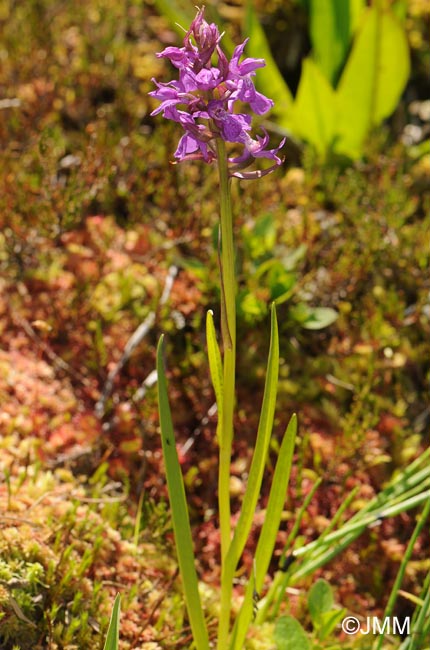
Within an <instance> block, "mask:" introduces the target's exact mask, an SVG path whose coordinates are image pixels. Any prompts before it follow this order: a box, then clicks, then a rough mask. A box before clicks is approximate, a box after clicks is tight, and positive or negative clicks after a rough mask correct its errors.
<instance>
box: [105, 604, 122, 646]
mask: <svg viewBox="0 0 430 650" xmlns="http://www.w3.org/2000/svg"><path fill="white" fill-rule="evenodd" d="M120 609H121V597H120V595H119V594H117V595H116V598H115V602H114V604H113V608H112V614H111V617H110V623H109V627H108V631H107V636H106V641H105V645H104V650H118V645H119V616H120Z"/></svg>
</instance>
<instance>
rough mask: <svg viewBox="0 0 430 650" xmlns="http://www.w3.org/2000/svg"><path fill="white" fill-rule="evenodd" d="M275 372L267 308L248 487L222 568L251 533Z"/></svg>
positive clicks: (275, 347)
mask: <svg viewBox="0 0 430 650" xmlns="http://www.w3.org/2000/svg"><path fill="white" fill-rule="evenodd" d="M278 369H279V338H278V323H277V320H276V310H275V306H274V305H272V308H271V335H270V348H269V357H268V361H267V371H266V382H265V386H264V395H263V404H262V407H261V413H260V421H259V424H258V431H257V439H256V443H255V449H254V453H253V456H252V462H251V468H250V470H249V477H248V483H247V486H246V491H245V495H244V498H243V502H242V507H241V510H240V515H239V521H238V522H237V526H236V529H235V531H234V535H233V540H232V542H231V544H230V548H229V550H228V553H227V557H226V564H229V565H230V566H234V569H235V568H236V566H237V562H238V561H239V558H240V556H241V554H242V551H243V548H244V546H245V543H246V540H247V538H248V535H249V531H250V530H251V526H252V522H253V519H254V514H255V508H256V505H257V501H258V497H259V495H260V489H261V482H262V480H263V472H264V466H265V463H266V458H267V452H268V449H269V443H270V436H271V433H272V427H273V419H274V416H275V405H276V392H277V387H278Z"/></svg>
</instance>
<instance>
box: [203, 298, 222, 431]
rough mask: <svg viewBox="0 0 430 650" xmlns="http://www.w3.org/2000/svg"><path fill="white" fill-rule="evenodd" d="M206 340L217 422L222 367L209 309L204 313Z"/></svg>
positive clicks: (219, 414) (220, 401)
mask: <svg viewBox="0 0 430 650" xmlns="http://www.w3.org/2000/svg"><path fill="white" fill-rule="evenodd" d="M206 341H207V346H208V358H209V369H210V373H211V379H212V386H213V388H214V391H215V397H216V403H217V409H218V422H221V421H222V412H223V405H224V380H223V368H222V360H221V352H220V349H219V346H218V343H217V339H216V332H215V326H214V319H213V312H212V311H211V310H209V311H208V313H207V315H206Z"/></svg>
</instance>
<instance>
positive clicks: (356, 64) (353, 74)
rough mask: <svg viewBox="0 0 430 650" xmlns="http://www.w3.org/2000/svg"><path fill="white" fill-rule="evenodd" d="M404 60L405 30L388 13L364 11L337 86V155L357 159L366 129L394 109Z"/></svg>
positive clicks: (406, 60)
mask: <svg viewBox="0 0 430 650" xmlns="http://www.w3.org/2000/svg"><path fill="white" fill-rule="evenodd" d="M409 59H410V57H409V47H408V42H407V37H406V33H405V30H404V28H403V27H402V24H401V22H400V21H399V20H398V18H397V17H396V16H395V15H394V14H393V12H392V11H390V10H389V9H385V10H382V9H380V8H378V7H377V6H374V7H372V8H369V9H367V10H366V11H364V12H363V20H362V22H361V27H360V29H359V30H358V32H357V35H356V38H355V39H354V44H353V48H352V51H351V54H350V56H349V58H348V62H347V64H346V67H345V69H344V71H343V74H342V77H341V79H340V81H339V86H338V90H337V103H338V111H339V113H338V118H339V122H338V125H337V130H338V134H339V137H338V140H337V142H336V147H335V149H336V151H337V152H338V153H341V154H346V155H348V156H351V157H354V158H356V157H359V156H360V154H361V149H362V145H363V141H364V139H365V137H366V135H367V133H368V132H369V130H370V128H371V127H373V126H375V125H378V124H379V123H380V122H381V121H382V120H383V119H385V118H386V117H388V116H389V115H390V114H391V113H392V112H393V111H394V109H395V108H396V106H397V104H398V101H399V99H400V96H401V94H402V92H403V90H404V88H405V85H406V82H407V80H408V77H409V72H410V60H409Z"/></svg>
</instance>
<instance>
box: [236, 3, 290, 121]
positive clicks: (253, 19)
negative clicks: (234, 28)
mask: <svg viewBox="0 0 430 650" xmlns="http://www.w3.org/2000/svg"><path fill="white" fill-rule="evenodd" d="M244 32H245V36H248V37H249V42H248V43H247V46H246V53H247V56H251V57H256V58H257V59H264V60H265V62H266V65H265V67H264V68H263V69H262V70H261V73H260V71H259V70H257V76H256V79H257V86H258V89H259V90H260V91H261V92H262V93H264V94H266V95H267V96H268V97H270V99H273V101H274V102H275V105H274V107H273V114H274V115H276V117H277V122H278V124H279V125H280V126H281V127H283V128H286V129H288V128H289V124H290V118H289V113H290V110H291V108H292V104H293V96H292V94H291V91H290V89H289V88H288V86H287V84H286V83H285V81H284V78H283V76H282V74H281V73H280V71H279V68H278V66H277V64H276V62H275V60H274V58H273V55H272V52H271V50H270V46H269V43H268V40H267V38H266V35H265V33H264V30H263V28H262V26H261V24H260V21H259V19H258V16H257V14H256V12H255V9H254V3H253V2H252V0H248V1H247V3H246V14H245V29H244Z"/></svg>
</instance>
